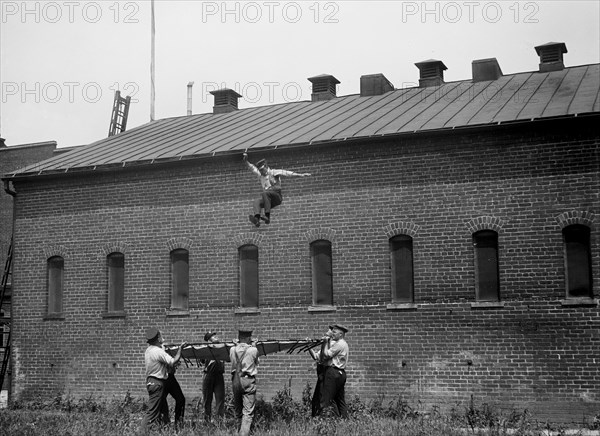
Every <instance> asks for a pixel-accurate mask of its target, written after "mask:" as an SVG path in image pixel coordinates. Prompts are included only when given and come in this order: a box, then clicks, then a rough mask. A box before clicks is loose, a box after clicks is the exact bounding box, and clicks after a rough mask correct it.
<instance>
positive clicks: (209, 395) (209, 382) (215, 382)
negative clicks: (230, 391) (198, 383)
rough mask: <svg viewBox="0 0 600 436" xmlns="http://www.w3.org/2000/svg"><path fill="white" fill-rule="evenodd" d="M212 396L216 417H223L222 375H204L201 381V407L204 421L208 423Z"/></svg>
mask: <svg viewBox="0 0 600 436" xmlns="http://www.w3.org/2000/svg"><path fill="white" fill-rule="evenodd" d="M213 394H214V396H215V408H216V409H217V416H220V417H223V416H224V415H225V381H224V380H223V374H219V373H217V374H211V373H205V374H204V379H203V380H202V407H203V409H204V419H205V420H206V421H210V417H211V415H212V400H213Z"/></svg>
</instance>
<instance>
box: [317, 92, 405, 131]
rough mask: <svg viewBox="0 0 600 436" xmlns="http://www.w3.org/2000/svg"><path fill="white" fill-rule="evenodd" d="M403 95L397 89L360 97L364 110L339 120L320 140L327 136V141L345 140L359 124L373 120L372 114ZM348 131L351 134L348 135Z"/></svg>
mask: <svg viewBox="0 0 600 436" xmlns="http://www.w3.org/2000/svg"><path fill="white" fill-rule="evenodd" d="M405 93H406V90H405V89H398V90H394V91H389V92H386V93H385V94H382V95H373V96H367V97H361V99H362V100H364V102H365V106H364V109H362V110H360V111H358V112H355V113H353V114H351V115H350V116H349V117H347V118H344V119H343V120H340V122H339V123H338V124H337V125H335V126H331V128H330V130H329V132H327V134H325V133H323V134H322V135H321V138H323V139H326V137H327V136H329V139H345V138H347V137H348V136H352V135H353V134H354V132H355V131H356V129H357V127H358V125H359V124H360V123H366V122H368V121H367V120H369V119H374V117H373V116H372V114H373V113H375V112H377V111H378V110H380V109H381V108H382V107H384V106H388V105H392V104H394V100H396V99H400V98H402V96H403V95H404V94H405ZM361 128H362V127H361ZM350 131H351V132H352V133H350Z"/></svg>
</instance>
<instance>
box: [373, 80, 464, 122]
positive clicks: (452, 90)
mask: <svg viewBox="0 0 600 436" xmlns="http://www.w3.org/2000/svg"><path fill="white" fill-rule="evenodd" d="M461 85H462V86H461ZM464 85H465V84H464V82H458V83H448V84H446V85H445V86H443V87H441V88H440V94H439V95H438V98H437V99H436V100H435V101H434V102H433V103H432V104H431V105H430V106H429V107H426V108H424V109H423V110H422V111H420V112H418V113H416V114H415V115H414V116H413V118H412V119H410V120H409V121H407V122H406V123H404V125H403V126H402V128H401V130H402V131H404V132H411V131H416V130H423V126H424V125H425V124H427V123H428V122H429V121H431V120H433V119H435V118H436V117H437V115H438V114H439V113H440V112H442V111H443V110H444V109H445V108H447V107H448V106H449V105H453V104H455V103H456V101H457V98H458V97H459V96H461V95H462V94H463V91H462V89H461V88H463V87H464ZM407 115H408V113H407ZM381 132H382V133H386V130H385V129H382V130H381ZM389 132H390V133H391V132H392V130H391V129H390V130H389Z"/></svg>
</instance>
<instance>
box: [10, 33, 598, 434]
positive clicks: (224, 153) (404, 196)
mask: <svg viewBox="0 0 600 436" xmlns="http://www.w3.org/2000/svg"><path fill="white" fill-rule="evenodd" d="M536 51H537V53H538V54H539V55H540V68H539V71H533V72H523V73H517V74H507V75H505V74H503V73H502V71H501V69H500V67H499V65H498V63H497V62H496V60H495V59H483V60H478V61H474V62H473V77H472V78H471V79H468V80H463V81H458V82H449V83H446V82H445V81H444V79H443V73H444V70H445V69H446V66H445V65H444V64H443V62H441V61H437V60H428V61H424V62H419V63H417V64H416V66H417V67H418V69H419V72H420V80H419V86H416V87H413V88H405V89H394V87H393V86H392V85H391V83H390V82H389V81H388V80H387V79H386V78H385V77H384V76H383V75H380V74H375V75H368V76H362V77H361V93H360V95H349V96H337V95H336V84H337V83H339V82H338V80H337V79H336V78H335V77H334V76H330V75H321V76H316V77H312V78H310V79H309V80H310V81H311V82H312V83H313V95H312V100H311V101H303V102H294V103H287V104H282V105H273V106H266V107H258V108H249V109H243V110H238V109H237V99H238V98H239V97H240V96H239V95H238V94H237V93H235V92H233V91H231V90H221V91H216V92H214V96H215V107H214V111H213V113H210V114H199V115H189V116H185V117H177V118H170V119H163V120H158V121H155V122H151V123H149V124H146V125H143V126H140V127H138V128H134V129H132V130H130V131H128V132H125V133H122V134H119V135H116V136H113V137H110V138H107V139H103V140H100V141H98V142H96V143H93V144H90V145H88V146H83V147H79V148H77V149H75V150H72V151H70V152H69V153H66V154H64V155H61V156H57V157H54V158H51V159H49V160H47V161H45V162H42V163H40V164H38V165H36V166H35V167H25V168H21V169H19V170H18V171H14V172H11V173H7V174H5V175H4V180H5V182H6V183H7V185H8V186H9V188H10V189H11V190H12V191H13V192H15V193H16V196H15V204H16V230H15V247H16V248H15V270H14V291H13V315H14V321H13V325H14V341H13V346H14V353H13V368H14V371H13V372H14V376H13V382H12V383H13V395H14V396H15V397H18V398H26V397H28V396H32V395H52V394H54V393H56V392H57V391H65V392H70V393H71V394H74V395H81V396H86V395H94V396H98V395H102V396H106V397H110V396H113V395H116V396H121V395H123V394H124V393H125V392H126V391H130V392H131V393H132V394H134V395H139V396H145V391H144V384H143V374H144V362H143V352H144V349H145V343H144V338H143V336H144V335H143V334H144V330H145V329H146V327H148V326H150V325H155V326H157V327H159V328H160V329H161V330H162V331H163V332H164V334H165V336H166V340H167V341H172V342H178V341H180V340H187V341H201V338H202V336H203V334H204V332H205V331H206V330H208V329H211V330H216V331H218V332H221V336H222V337H224V338H226V339H231V338H233V337H234V336H235V334H236V329H237V328H238V327H239V326H252V327H253V329H254V332H255V336H256V337H258V338H262V339H277V338H279V339H289V338H304V337H307V336H308V337H318V336H320V335H321V334H322V332H323V331H324V330H325V329H326V327H327V325H328V324H329V323H330V322H332V321H336V322H340V323H343V324H345V325H347V326H348V327H349V329H350V333H349V334H348V336H347V339H348V342H349V344H350V367H349V370H348V384H347V395H348V396H353V395H355V394H356V395H361V397H362V398H363V399H368V398H374V397H376V396H377V395H378V394H379V393H385V395H386V396H387V398H388V399H392V398H395V397H397V396H401V397H402V398H403V399H405V400H407V401H409V402H411V403H416V402H417V401H421V402H422V403H424V404H426V405H432V404H437V405H439V406H441V407H442V408H445V407H449V406H452V405H455V404H457V403H459V402H462V403H463V404H464V403H465V402H466V401H468V400H469V399H470V398H471V396H473V398H474V399H475V401H479V402H484V401H485V402H487V403H489V404H493V405H497V406H498V407H506V408H512V407H515V408H517V409H521V410H522V409H523V408H527V409H529V410H530V411H532V412H533V413H535V414H536V415H537V416H539V417H540V418H542V419H552V420H561V421H570V420H574V421H577V422H581V420H582V419H584V418H585V417H590V416H592V415H594V414H596V413H598V409H599V405H600V394H599V392H600V370H599V369H598V359H599V357H598V356H599V355H598V345H599V336H598V331H599V327H600V321H599V317H598V314H599V309H598V302H597V299H596V296H597V295H598V281H599V279H600V255H599V250H598V248H599V245H600V239H599V236H598V228H597V227H598V223H597V221H598V218H597V214H598V211H599V210H600V198H599V193H600V189H599V188H600V183H599V181H600V165H599V164H600V159H599V146H600V141H599V139H600V135H599V132H598V129H597V125H598V122H599V121H600V80H599V78H600V65H597V64H594V65H582V66H573V67H565V66H564V63H563V54H564V53H566V46H565V44H563V43H549V44H545V45H542V46H538V47H536ZM246 149H248V153H249V156H250V160H251V161H257V160H258V159H259V158H267V159H268V160H269V162H270V164H271V166H272V167H274V168H285V169H291V170H294V171H297V172H310V173H312V177H308V178H291V177H289V178H284V180H283V187H284V197H285V200H284V203H283V205H281V206H280V207H278V208H277V209H275V210H274V212H273V222H272V223H271V224H270V225H264V224H263V225H262V226H261V227H259V228H255V227H253V226H252V225H251V224H250V223H249V222H248V219H247V215H248V213H250V203H251V201H252V200H253V199H254V198H255V197H256V196H257V195H258V193H259V189H260V188H259V184H258V181H257V180H256V178H255V176H253V175H252V174H251V173H250V172H249V171H248V169H247V168H246V167H245V165H244V164H243V162H242V159H241V155H242V152H243V151H244V150H246ZM178 375H179V377H178V378H179V379H180V383H181V385H182V387H183V389H184V392H185V393H186V395H188V396H189V397H190V398H192V397H194V396H198V395H199V392H200V385H201V370H200V369H198V368H187V369H186V368H184V369H182V370H181V371H180V372H179V373H178ZM314 381H315V373H314V368H313V366H312V362H311V359H310V358H309V356H307V355H287V354H272V355H269V356H267V357H264V358H263V359H262V362H261V368H260V377H259V390H260V393H262V394H263V395H264V397H265V399H270V398H271V396H272V395H273V393H274V392H275V391H277V390H279V389H281V388H282V386H284V385H291V387H292V391H293V393H294V395H295V397H296V398H297V399H299V395H300V393H301V391H302V390H303V388H304V387H305V386H306V383H307V382H309V383H310V384H311V385H313V384H314Z"/></svg>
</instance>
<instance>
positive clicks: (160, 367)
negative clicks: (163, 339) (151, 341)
mask: <svg viewBox="0 0 600 436" xmlns="http://www.w3.org/2000/svg"><path fill="white" fill-rule="evenodd" d="M144 358H145V360H146V377H156V378H160V379H162V380H166V379H167V377H168V376H169V367H172V366H173V365H174V364H175V359H173V357H171V355H170V354H169V353H167V352H166V351H165V350H164V349H163V348H162V347H157V346H156V345H148V348H146V353H145V355H144Z"/></svg>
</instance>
